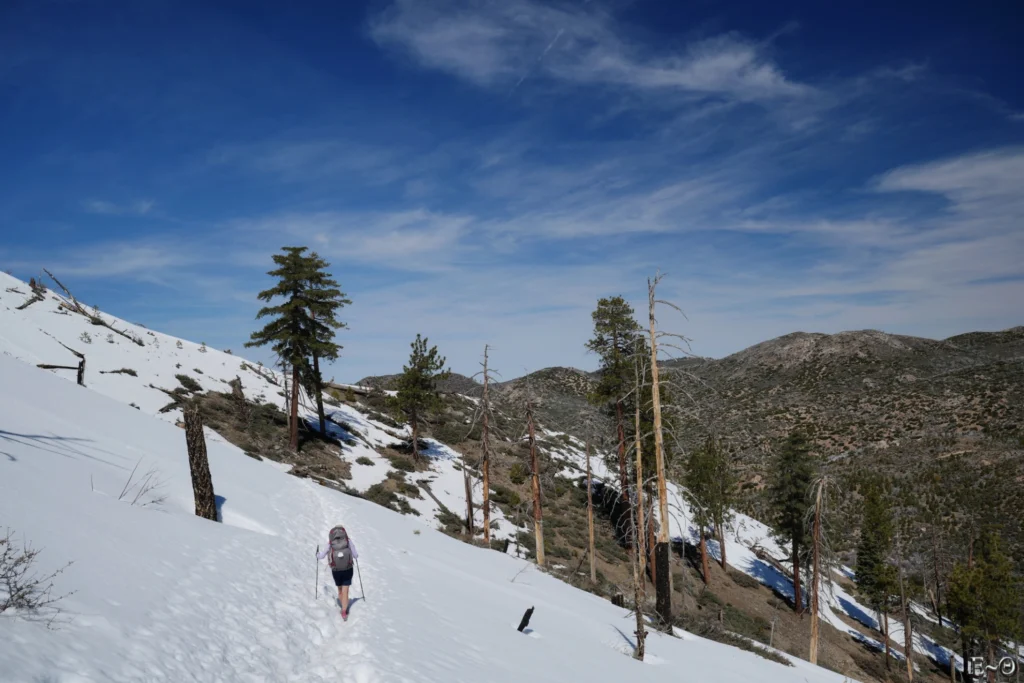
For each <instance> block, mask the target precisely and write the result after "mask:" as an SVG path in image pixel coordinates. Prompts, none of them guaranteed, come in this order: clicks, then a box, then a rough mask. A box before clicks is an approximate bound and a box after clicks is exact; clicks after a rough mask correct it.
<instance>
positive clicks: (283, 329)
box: [245, 247, 315, 451]
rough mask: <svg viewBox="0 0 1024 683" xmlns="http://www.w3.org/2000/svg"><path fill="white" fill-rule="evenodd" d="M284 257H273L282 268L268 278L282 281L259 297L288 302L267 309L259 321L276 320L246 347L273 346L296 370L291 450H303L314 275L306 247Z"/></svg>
mask: <svg viewBox="0 0 1024 683" xmlns="http://www.w3.org/2000/svg"><path fill="white" fill-rule="evenodd" d="M282 251H283V252H284V253H282V254H274V256H273V257H272V258H273V260H274V263H276V264H277V265H278V267H277V268H276V269H274V270H272V271H270V272H268V273H267V275H270V276H271V277H275V278H278V282H277V284H276V285H274V286H273V287H271V288H270V289H267V290H264V291H262V292H260V293H259V295H258V297H259V299H260V301H265V302H268V303H269V302H270V301H272V300H273V299H275V298H282V297H283V298H284V301H283V302H282V303H280V304H278V305H276V306H264V307H263V308H261V309H260V310H259V312H258V313H257V314H256V319H257V320H259V319H262V318H266V317H273V319H272V320H271V321H270V322H269V323H267V324H266V326H264V328H263V329H262V330H259V331H257V332H253V333H252V335H251V337H250V340H249V341H247V342H246V343H245V346H246V347H253V346H267V345H269V346H270V347H271V348H272V349H273V350H274V353H276V354H277V355H278V356H279V357H280V358H281V359H282V360H283V361H284V362H285V363H287V364H289V365H291V368H292V386H291V390H292V396H291V404H290V415H289V447H290V448H291V449H292V450H293V451H296V450H298V448H299V417H298V405H299V376H300V373H301V372H303V371H304V370H305V368H306V367H307V365H308V359H309V357H310V355H311V353H312V346H313V344H314V342H315V340H314V339H313V336H312V330H313V326H312V320H311V318H310V313H309V308H308V306H309V303H308V300H307V299H306V298H305V296H304V295H305V294H306V293H307V291H308V289H309V280H310V277H311V275H312V273H311V272H310V270H309V266H310V262H309V259H308V258H307V257H306V256H304V253H305V251H306V247H284V248H283V249H282Z"/></svg>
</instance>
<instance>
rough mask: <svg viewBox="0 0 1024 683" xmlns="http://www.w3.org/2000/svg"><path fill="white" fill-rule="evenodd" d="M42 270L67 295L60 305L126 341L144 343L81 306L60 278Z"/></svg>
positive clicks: (93, 311)
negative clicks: (66, 300)
mask: <svg viewBox="0 0 1024 683" xmlns="http://www.w3.org/2000/svg"><path fill="white" fill-rule="evenodd" d="M43 272H44V273H46V274H47V275H49V276H50V279H51V280H53V281H54V282H56V283H57V286H58V287H60V288H61V290H63V291H64V294H65V295H66V296H67V299H68V303H62V304H61V305H62V306H64V307H65V308H67V309H69V310H71V311H72V312H74V313H78V314H79V315H82V316H84V317H86V318H87V319H88V320H89V322H90V323H92V324H93V325H99V326H101V327H105V328H107V329H108V330H110V331H111V332H113V333H114V334H119V335H121V336H122V337H124V338H125V339H127V340H128V341H130V342H132V343H133V344H137V345H139V346H145V345H146V344H145V342H144V341H142V340H141V339H139V338H138V337H135V336H133V335H131V334H128V333H127V332H124V331H122V330H119V329H117V328H116V327H114V326H113V325H112V324H111V323H109V322H107V321H106V320H104V319H103V317H102V316H100V315H99V312H98V310H95V309H94V310H92V311H90V310H89V309H88V308H86V307H85V306H83V305H82V304H81V302H79V301H78V299H76V298H75V295H74V294H72V293H71V290H69V289H68V288H67V287H65V286H64V285H63V283H61V281H60V280H58V279H57V278H56V277H54V276H53V273H51V272H50V271H48V270H46V269H45V268H43Z"/></svg>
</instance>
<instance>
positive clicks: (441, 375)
mask: <svg viewBox="0 0 1024 683" xmlns="http://www.w3.org/2000/svg"><path fill="white" fill-rule="evenodd" d="M411 346H412V353H411V354H410V355H409V364H408V365H406V366H403V367H402V374H401V375H400V376H399V378H398V393H397V395H396V397H395V405H396V406H397V407H398V408H399V409H400V410H401V411H402V412H404V413H405V414H406V416H407V417H408V418H409V423H410V424H411V425H412V455H413V458H414V459H417V460H418V459H419V421H420V419H421V418H422V417H423V413H425V412H426V411H428V410H430V409H432V408H436V407H437V406H438V405H440V403H441V398H440V396H439V395H438V392H437V382H438V381H441V380H445V379H447V378H448V376H449V374H450V371H449V370H446V369H444V364H445V358H444V357H443V356H440V355H438V353H437V347H436V346H431V347H429V348H428V347H427V339H426V337H421V336H420V335H418V334H417V335H416V340H415V341H414V342H413V343H412V344H411Z"/></svg>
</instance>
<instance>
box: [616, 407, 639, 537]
mask: <svg viewBox="0 0 1024 683" xmlns="http://www.w3.org/2000/svg"><path fill="white" fill-rule="evenodd" d="M622 419H623V418H622V401H615V425H616V430H617V431H618V437H619V492H620V493H619V497H620V498H621V500H622V507H623V510H626V511H628V510H629V472H628V470H627V469H626V427H625V426H624V425H623V422H622ZM625 519H630V517H625ZM625 536H626V547H627V548H633V547H634V546H635V545H636V540H635V539H633V538H631V537H630V535H629V534H625Z"/></svg>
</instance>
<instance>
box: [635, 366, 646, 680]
mask: <svg viewBox="0 0 1024 683" xmlns="http://www.w3.org/2000/svg"><path fill="white" fill-rule="evenodd" d="M643 362H644V361H643V358H642V356H638V357H637V358H635V359H634V367H635V376H636V383H635V385H634V387H633V391H634V392H635V396H634V401H633V403H634V404H635V406H636V410H635V416H634V425H635V434H634V439H633V448H634V450H635V451H636V452H635V455H636V466H635V468H634V469H635V470H636V472H635V474H636V504H635V505H634V506H633V515H632V521H633V538H635V539H636V544H635V547H636V552H634V553H633V604H634V612H635V616H636V631H634V632H633V633H634V635H635V636H636V648H635V649H634V650H633V657H635V658H636V659H639V660H640V661H643V659H644V652H645V649H646V648H645V640H646V638H647V630H646V627H645V626H644V614H643V605H644V601H645V595H644V594H645V592H646V591H645V590H644V589H645V585H644V564H645V563H646V560H647V533H646V526H645V524H644V464H643V447H642V446H641V443H642V442H643V439H644V435H643V433H642V431H641V429H640V403H641V397H642V396H643V380H642V378H643V377H644V376H645V375H646V371H644V370H643V369H642V368H643Z"/></svg>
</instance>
